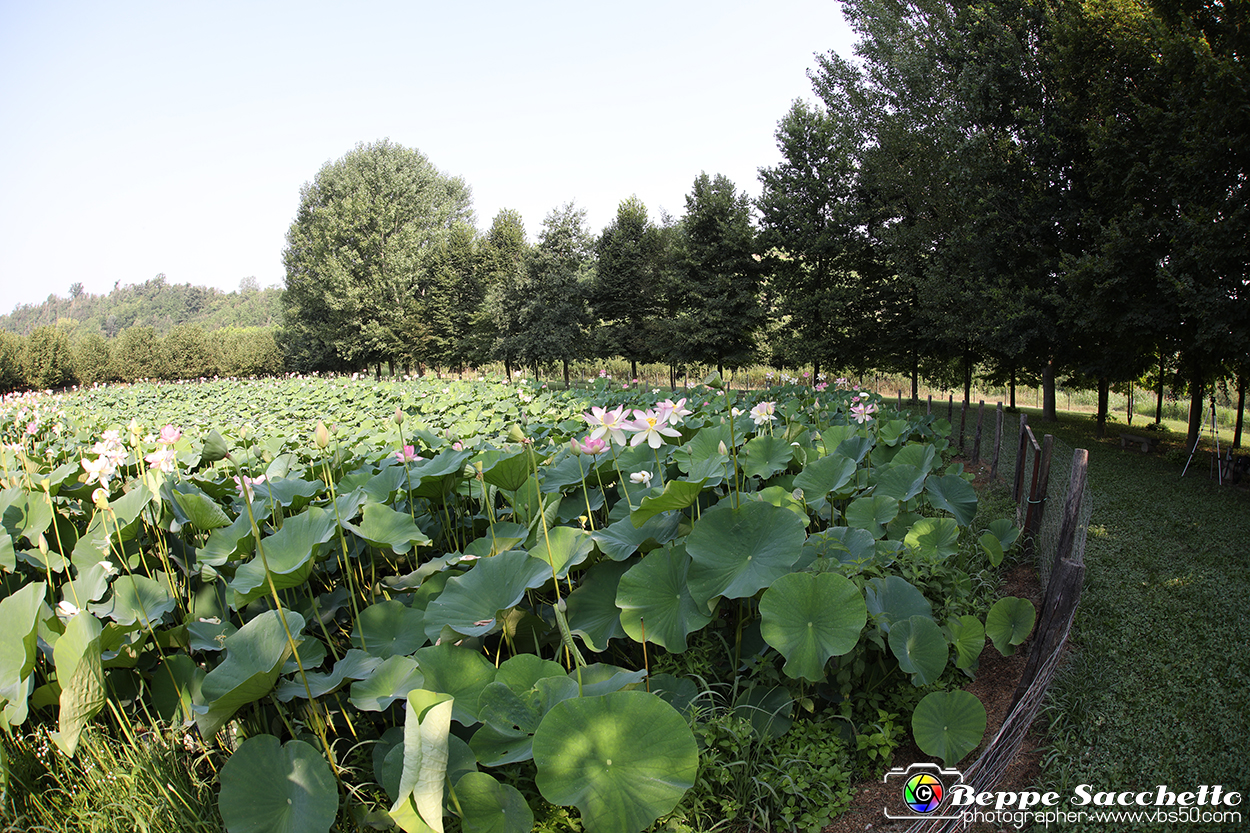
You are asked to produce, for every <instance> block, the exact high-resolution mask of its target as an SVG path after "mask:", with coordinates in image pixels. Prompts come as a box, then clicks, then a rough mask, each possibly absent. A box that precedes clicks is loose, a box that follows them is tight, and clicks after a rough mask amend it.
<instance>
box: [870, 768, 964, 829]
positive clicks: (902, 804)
mask: <svg viewBox="0 0 1250 833" xmlns="http://www.w3.org/2000/svg"><path fill="white" fill-rule="evenodd" d="M884 780H885V781H886V782H887V783H893V784H894V785H895V786H897V788H898V792H897V793H896V795H897V796H898V797H897V798H896V799H893V800H892V801H891V804H892V805H893V806H892V807H885V808H883V809H884V811H885V816H886V818H890V819H944V818H957V816H952V815H948V814H945V813H943V799H945V798H946V797H947V795H948V794H949V792H950V789H951V787H953V786H954V785H956V784H958V783H960V782H961V781H962V780H963V773H961V772H960V771H959V770H957V769H945V768H943V767H941V766H940V765H938V764H933V763H914V764H912V765H911V766H909V767H907V768H906V769H900V768H895V769H891V770H890V771H889V772H887V773H886V774H885V778H884ZM891 809H893V810H895V812H891ZM947 809H949V808H947ZM900 811H901V812H900Z"/></svg>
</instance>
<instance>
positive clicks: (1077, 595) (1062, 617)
mask: <svg viewBox="0 0 1250 833" xmlns="http://www.w3.org/2000/svg"><path fill="white" fill-rule="evenodd" d="M1084 580H1085V565H1084V564H1077V563H1076V562H1073V561H1069V560H1068V559H1066V558H1064V559H1061V560H1060V561H1059V562H1058V563H1057V564H1056V566H1055V570H1054V572H1052V573H1051V576H1050V581H1049V582H1048V583H1047V585H1046V598H1045V600H1044V601H1043V602H1042V612H1041V615H1040V617H1039V618H1038V622H1037V629H1036V630H1034V631H1033V640H1032V644H1030V646H1029V658H1028V660H1027V661H1026V663H1025V666H1024V673H1023V674H1022V675H1021V676H1020V682H1019V684H1018V685H1017V686H1016V693H1015V696H1014V697H1012V700H1011V709H1014V708H1015V707H1016V703H1018V702H1020V698H1021V697H1023V696H1024V693H1025V692H1026V691H1027V690H1028V688H1029V686H1031V685H1032V684H1033V681H1034V680H1036V679H1037V674H1038V671H1039V670H1040V669H1041V666H1042V663H1044V662H1045V661H1046V660H1047V658H1048V657H1050V655H1051V654H1053V653H1054V652H1055V651H1056V650H1058V649H1059V646H1060V645H1061V644H1063V640H1064V639H1065V638H1066V637H1067V635H1068V630H1069V628H1070V626H1071V624H1072V616H1073V614H1074V613H1075V611H1076V605H1077V602H1079V601H1080V600H1081V584H1082V583H1083V582H1084ZM1011 709H1008V710H1007V713H1008V714H1011Z"/></svg>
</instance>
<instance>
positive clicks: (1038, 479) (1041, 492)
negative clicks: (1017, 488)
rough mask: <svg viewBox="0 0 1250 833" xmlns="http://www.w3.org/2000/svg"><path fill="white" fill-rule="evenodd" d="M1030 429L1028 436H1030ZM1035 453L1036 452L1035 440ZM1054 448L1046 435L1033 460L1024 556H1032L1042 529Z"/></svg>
mask: <svg viewBox="0 0 1250 833" xmlns="http://www.w3.org/2000/svg"><path fill="white" fill-rule="evenodd" d="M1032 433H1033V432H1032V429H1030V430H1029V434H1030V435H1032ZM1034 443H1035V447H1034V448H1035V451H1036V440H1035V441H1034ZM1054 447H1055V438H1054V437H1052V436H1051V435H1050V434H1047V435H1046V436H1045V437H1043V438H1042V448H1041V452H1040V453H1039V454H1037V456H1036V457H1035V458H1034V460H1033V487H1032V488H1031V489H1030V490H1029V507H1028V511H1026V512H1025V515H1024V531H1023V532H1022V533H1021V537H1023V538H1024V554H1025V556H1026V557H1030V556H1032V555H1033V552H1034V550H1035V547H1036V539H1037V534H1038V532H1039V530H1041V528H1042V513H1043V512H1045V511H1046V493H1047V492H1048V491H1049V485H1050V454H1051V450H1052V449H1054Z"/></svg>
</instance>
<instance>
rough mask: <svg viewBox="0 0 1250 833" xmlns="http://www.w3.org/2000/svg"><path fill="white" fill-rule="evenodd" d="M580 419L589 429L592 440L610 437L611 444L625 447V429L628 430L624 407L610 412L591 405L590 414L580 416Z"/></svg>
mask: <svg viewBox="0 0 1250 833" xmlns="http://www.w3.org/2000/svg"><path fill="white" fill-rule="evenodd" d="M582 419H584V420H586V424H587V425H589V426H590V427H591V429H592V430H591V432H590V436H591V437H593V438H594V439H600V438H602V437H604V436H610V437H611V439H612V442H614V443H616V444H617V445H625V443H626V439H625V429H626V428H628V423H627V422H626V421H625V406H624V405H621V406H619V407H617V408H615V409H613V410H611V411H609V410H608V409H606V408H600V407H598V406H597V405H592V406H591V408H590V413H588V414H582Z"/></svg>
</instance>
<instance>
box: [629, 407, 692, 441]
mask: <svg viewBox="0 0 1250 833" xmlns="http://www.w3.org/2000/svg"><path fill="white" fill-rule="evenodd" d="M625 429H626V430H628V431H633V432H634V436H633V437H632V438H631V439H630V441H629V444H630V445H631V446H637V445H642V443H643V441H644V440H645V441H646V442H647V445H649V446H651V447H652V448H659V447H660V446H661V445H663V444H664V437H680V436H681V434H680V433H678V432H677V431H676V430H674V429H672V428H670V427H669V426H668V418H667V416H666V415H665V414H664V413H663V411H643V410H639V409H637V408H635V409H634V419H633V421H632V422H628V423H626V424H625Z"/></svg>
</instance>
